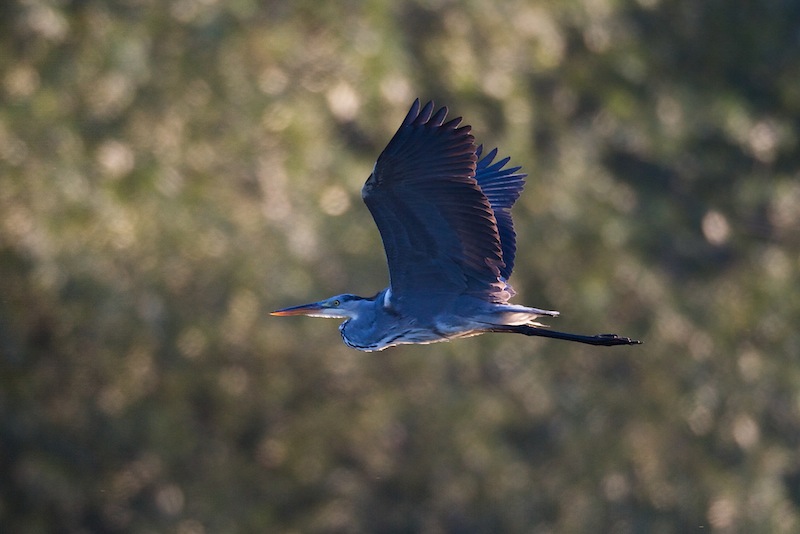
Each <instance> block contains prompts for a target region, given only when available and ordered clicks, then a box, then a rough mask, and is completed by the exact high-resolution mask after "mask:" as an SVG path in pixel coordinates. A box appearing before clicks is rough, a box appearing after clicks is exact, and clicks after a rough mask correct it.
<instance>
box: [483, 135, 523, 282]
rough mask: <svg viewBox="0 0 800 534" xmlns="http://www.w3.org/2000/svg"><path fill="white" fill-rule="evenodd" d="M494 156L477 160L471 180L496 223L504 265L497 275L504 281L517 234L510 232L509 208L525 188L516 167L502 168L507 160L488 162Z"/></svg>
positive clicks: (512, 256)
mask: <svg viewBox="0 0 800 534" xmlns="http://www.w3.org/2000/svg"><path fill="white" fill-rule="evenodd" d="M482 152H483V145H481V146H479V147H478V150H477V153H476V156H477V157H478V158H480V157H481V153H482ZM496 155H497V149H496V148H495V149H494V150H492V151H491V152H489V153H488V154H486V155H485V156H484V157H483V159H480V160H479V161H478V164H477V166H476V169H475V179H476V180H477V182H478V185H479V186H480V188H481V191H483V194H484V195H486V198H487V199H488V200H489V204H491V206H492V210H493V211H494V217H495V219H496V220H497V230H498V232H499V234H500V243H501V245H502V248H503V261H504V262H505V266H503V267H502V268H501V269H500V275H501V276H502V277H503V278H505V279H506V280H508V279H509V277H510V276H511V271H513V270H514V257H515V255H516V251H517V234H516V233H514V223H513V221H512V220H511V207H512V206H513V205H514V203H515V202H516V201H517V199H518V198H519V195H520V194H521V193H522V188H523V187H524V186H525V176H527V175H526V174H524V173H518V172H517V171H518V170H519V169H520V167H509V168H507V169H504V168H503V167H504V166H505V164H506V163H508V160H509V159H510V158H504V159H501V160H500V161H497V162H495V163H492V161H493V160H494V158H495V156H496Z"/></svg>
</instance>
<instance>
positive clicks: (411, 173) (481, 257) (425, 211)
mask: <svg viewBox="0 0 800 534" xmlns="http://www.w3.org/2000/svg"><path fill="white" fill-rule="evenodd" d="M446 115H447V108H446V107H442V108H440V109H439V110H438V111H436V112H434V105H433V102H428V103H427V104H425V106H422V107H420V102H419V99H417V100H416V101H415V102H414V104H413V105H412V106H411V110H410V111H409V112H408V115H406V118H405V120H403V124H402V125H401V126H400V129H399V130H397V133H396V134H395V135H394V137H393V138H392V139H391V141H389V144H388V145H387V146H386V148H385V149H384V150H383V152H382V153H381V155H380V156H379V157H378V161H377V163H375V167H374V168H373V170H372V174H370V176H369V178H368V179H367V181H366V183H365V184H364V187H363V188H362V190H361V196H362V197H363V199H364V202H365V203H366V205H367V208H369V211H370V212H371V213H372V217H373V218H374V219H375V223H376V224H377V226H378V230H379V231H380V234H381V238H382V240H383V246H384V249H385V250H386V259H387V263H388V265H389V287H387V288H386V289H384V290H383V291H380V292H379V293H378V294H377V295H375V296H374V297H369V298H365V297H359V296H356V295H350V294H344V295H337V296H335V297H331V298H328V299H325V300H321V301H319V302H314V303H311V304H303V305H301V306H293V307H290V308H284V309H281V310H277V311H274V312H272V315H278V316H288V315H308V316H311V317H329V318H334V319H346V320H345V321H344V322H343V323H342V324H341V325H340V326H339V331H340V332H341V334H342V339H344V342H345V343H346V344H347V345H349V346H350V347H353V348H355V349H358V350H363V351H378V350H383V349H386V348H388V347H392V346H395V345H401V344H407V343H436V342H438V341H447V340H450V339H455V338H462V337H470V336H476V335H479V334H483V333H487V332H504V333H515V334H524V335H526V336H542V337H549V338H555V339H563V340H567V341H577V342H579V343H588V344H590V345H603V346H611V345H636V344H639V343H641V342H640V341H637V340H633V339H630V338H627V337H621V336H617V335H616V334H598V335H594V336H586V335H580V334H572V333H567V332H557V331H554V330H551V329H549V328H547V327H546V326H545V325H543V324H541V323H539V322H537V319H538V318H539V317H542V316H548V317H556V316H557V315H558V312H556V311H551V310H541V309H538V308H530V307H527V306H520V305H517V304H511V303H510V302H509V299H511V297H512V296H514V290H513V289H512V288H511V286H510V285H509V283H508V279H509V277H510V276H511V271H512V269H513V268H514V256H515V253H516V234H515V233H514V225H513V222H512V220H511V207H512V206H513V205H514V202H516V200H517V199H518V198H519V196H520V193H521V192H522V188H523V186H524V184H525V176H526V175H525V174H522V173H520V172H518V171H519V170H520V167H508V168H506V164H507V163H508V161H509V158H504V159H501V160H499V161H495V157H496V156H497V149H494V150H491V151H490V152H488V153H487V154H484V153H483V146H482V145H480V146H476V145H475V138H474V137H473V135H472V133H471V127H470V126H459V125H460V124H461V118H460V117H459V118H456V119H452V120H450V121H448V122H445V117H446Z"/></svg>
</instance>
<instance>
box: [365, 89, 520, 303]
mask: <svg viewBox="0 0 800 534" xmlns="http://www.w3.org/2000/svg"><path fill="white" fill-rule="evenodd" d="M446 115H447V108H441V109H439V110H438V111H436V113H433V102H428V103H427V104H425V106H424V107H423V108H422V109H421V110H420V103H419V100H416V101H415V102H414V104H413V105H412V106H411V110H410V111H409V112H408V115H407V116H406V118H405V120H404V121H403V124H402V125H401V126H400V129H399V130H398V131H397V133H396V134H395V135H394V137H393V138H392V140H391V141H390V142H389V144H388V145H387V147H386V148H385V149H384V151H383V152H382V153H381V155H380V157H378V161H377V163H376V164H375V169H374V170H373V172H372V174H371V175H370V177H369V179H368V180H367V182H366V183H365V184H364V188H363V189H362V191H361V194H362V196H363V198H364V202H365V203H366V204H367V207H368V208H369V210H370V212H371V213H372V216H373V217H374V219H375V223H376V224H377V225H378V230H380V233H381V238H382V239H383V245H384V248H385V249H386V257H387V260H388V264H389V277H390V280H391V295H392V301H393V303H395V304H396V305H399V306H405V305H411V304H410V303H411V302H412V301H413V302H420V301H424V302H426V303H430V302H431V301H433V300H446V297H448V296H452V297H457V296H458V295H461V294H462V293H473V294H476V295H477V294H480V295H483V296H484V297H485V298H487V299H495V300H497V299H501V298H502V297H499V296H498V295H500V294H502V293H503V291H504V288H505V284H504V283H502V282H501V281H500V280H499V277H500V276H501V270H502V269H504V263H503V251H502V248H501V244H500V236H499V234H498V229H497V221H496V220H495V215H494V212H493V211H492V206H491V204H490V203H489V200H488V199H487V197H486V195H485V194H484V193H483V192H482V191H481V188H480V186H479V185H478V182H477V181H476V180H475V167H476V160H477V156H476V147H475V144H474V138H473V136H472V134H471V133H470V127H469V126H462V127H460V128H459V127H458V125H459V124H460V123H461V119H460V118H458V119H453V120H451V121H449V122H447V123H445V122H444V119H445V116H446ZM492 168H494V166H492ZM492 172H494V171H492ZM487 176H488V174H487ZM490 182H491V180H488V181H487V183H490ZM490 189H491V188H490ZM501 203H502V202H501ZM506 203H507V202H506ZM412 296H413V298H409V297H412Z"/></svg>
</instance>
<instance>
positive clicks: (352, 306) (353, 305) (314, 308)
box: [270, 294, 369, 319]
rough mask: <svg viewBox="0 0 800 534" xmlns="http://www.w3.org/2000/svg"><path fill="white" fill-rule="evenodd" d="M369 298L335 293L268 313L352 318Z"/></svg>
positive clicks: (282, 315)
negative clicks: (329, 296) (333, 295)
mask: <svg viewBox="0 0 800 534" xmlns="http://www.w3.org/2000/svg"><path fill="white" fill-rule="evenodd" d="M368 300H369V299H365V298H364V297H358V296H356V295H349V294H344V295H336V296H335V297H331V298H329V299H325V300H320V301H319V302H312V303H311V304H301V305H300V306H291V307H289V308H283V309H281V310H276V311H274V312H272V313H270V315H277V316H279V317H285V316H288V315H307V316H309V317H328V318H330V319H354V318H355V317H356V316H358V313H359V310H360V309H361V307H362V306H363V305H364V303H365V302H367V301H368Z"/></svg>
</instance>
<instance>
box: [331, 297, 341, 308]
mask: <svg viewBox="0 0 800 534" xmlns="http://www.w3.org/2000/svg"><path fill="white" fill-rule="evenodd" d="M340 304H341V302H339V300H338V299H337V300H334V301H333V302H331V305H332V306H333V307H334V308H338V307H339V305H340Z"/></svg>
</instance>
